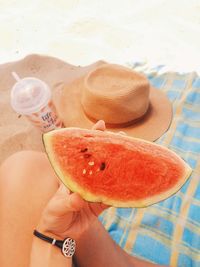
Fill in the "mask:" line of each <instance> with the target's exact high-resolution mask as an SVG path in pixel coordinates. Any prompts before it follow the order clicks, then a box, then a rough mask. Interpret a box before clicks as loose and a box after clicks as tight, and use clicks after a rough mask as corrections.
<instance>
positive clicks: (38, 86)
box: [11, 74, 62, 132]
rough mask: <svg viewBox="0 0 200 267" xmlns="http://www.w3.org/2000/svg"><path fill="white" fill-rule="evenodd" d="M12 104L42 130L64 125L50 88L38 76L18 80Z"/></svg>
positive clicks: (12, 91) (46, 130) (12, 94)
mask: <svg viewBox="0 0 200 267" xmlns="http://www.w3.org/2000/svg"><path fill="white" fill-rule="evenodd" d="M15 75H16V74H15ZM11 106H12V108H13V109H14V110H15V111H16V112H17V113H19V114H21V115H25V116H26V117H27V118H28V119H29V120H30V121H31V122H32V123H33V124H34V125H35V126H37V127H38V128H39V129H40V130H41V131H42V132H48V131H51V130H54V129H56V128H60V127H62V122H61V121H60V119H59V118H58V116H57V115H56V110H55V107H54V105H53V103H52V100H51V91H50V88H49V87H48V85H47V84H46V83H45V82H43V81H41V80H39V79H37V78H32V77H27V78H24V79H18V80H17V82H16V83H15V85H14V86H13V88H12V90H11Z"/></svg>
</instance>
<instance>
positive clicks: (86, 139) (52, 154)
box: [43, 128, 191, 207]
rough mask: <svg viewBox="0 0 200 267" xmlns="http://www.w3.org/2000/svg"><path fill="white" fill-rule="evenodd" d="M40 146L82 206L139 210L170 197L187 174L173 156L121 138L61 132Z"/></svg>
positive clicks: (92, 132)
mask: <svg viewBox="0 0 200 267" xmlns="http://www.w3.org/2000/svg"><path fill="white" fill-rule="evenodd" d="M43 141H44V145H45V149H46V152H47V155H48V158H49V160H50V162H51V164H52V166H53V168H54V170H55V172H56V174H57V175H58V177H59V178H60V179H61V181H62V182H63V183H64V184H65V185H66V186H67V187H68V188H69V189H70V190H71V191H73V192H78V193H79V194H80V195H81V196H82V197H83V198H84V199H85V200H87V201H92V202H103V203H105V204H108V205H112V206H115V207H145V206H148V205H151V204H153V203H157V202H159V201H161V200H164V199H166V198H168V197H169V196H171V195H172V194H174V193H176V192H177V191H178V190H179V189H180V188H181V187H182V186H183V184H184V183H185V182H186V180H187V179H188V177H189V176H190V174H191V168H190V167H189V166H188V165H187V164H186V163H185V162H184V161H183V160H182V159H181V158H180V157H179V156H178V155H176V154H175V153H174V152H173V151H170V150H169V149H167V148H165V147H162V146H160V145H157V144H155V143H150V142H148V141H144V140H141V139H136V138H131V137H128V136H124V135H121V134H116V133H111V132H107V131H106V132H102V131H99V130H86V129H79V128H65V129H59V130H55V131H51V132H48V133H45V134H44V135H43Z"/></svg>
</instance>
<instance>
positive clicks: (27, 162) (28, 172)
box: [0, 151, 58, 188]
mask: <svg viewBox="0 0 200 267" xmlns="http://www.w3.org/2000/svg"><path fill="white" fill-rule="evenodd" d="M45 184H46V186H47V187H48V184H53V186H55V187H58V181H57V179H56V176H55V174H54V171H53V169H52V168H51V166H50V163H49V161H48V159H47V156H46V155H45V153H42V152H36V151H21V152H17V153H15V154H13V155H11V156H10V157H9V158H7V159H6V160H5V161H4V162H3V164H2V165H1V168H0V187H1V186H3V187H4V188H5V187H6V186H9V187H10V186H12V187H16V188H18V187H19V186H20V187H27V186H28V187H29V188H30V187H31V186H38V187H39V186H45Z"/></svg>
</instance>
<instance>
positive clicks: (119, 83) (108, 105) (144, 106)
mask: <svg viewBox="0 0 200 267" xmlns="http://www.w3.org/2000/svg"><path fill="white" fill-rule="evenodd" d="M55 92H56V94H55V96H54V99H56V101H55V102H56V107H57V111H58V113H59V116H60V118H61V119H62V121H63V122H64V125H65V126H66V127H71V126H73V127H83V128H88V129H89V128H91V127H92V125H93V124H94V123H95V122H96V121H98V120H100V119H102V120H104V121H105V123H106V126H107V129H109V130H111V131H114V132H118V131H124V132H126V133H127V134H128V135H130V136H134V137H139V138H143V139H146V140H150V141H154V140H156V139H157V138H159V137H160V136H161V135H162V134H163V133H164V132H165V131H166V130H167V129H168V127H169V125H170V123H171V119H172V106H171V103H170V102H169V100H168V99H167V97H166V96H165V94H164V93H163V92H161V91H159V90H157V89H155V88H153V87H152V86H151V85H150V83H149V81H148V80H147V78H146V77H145V76H143V75H142V74H140V73H137V72H135V71H133V70H131V69H129V68H126V67H122V66H119V65H114V64H107V63H100V64H98V65H95V66H94V67H93V68H92V69H90V71H89V72H86V73H85V74H83V75H82V77H81V78H78V79H75V80H74V81H73V82H71V83H69V84H67V85H66V84H60V85H58V87H57V89H56V91H55Z"/></svg>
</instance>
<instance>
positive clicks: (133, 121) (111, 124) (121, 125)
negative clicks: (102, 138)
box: [84, 103, 152, 128]
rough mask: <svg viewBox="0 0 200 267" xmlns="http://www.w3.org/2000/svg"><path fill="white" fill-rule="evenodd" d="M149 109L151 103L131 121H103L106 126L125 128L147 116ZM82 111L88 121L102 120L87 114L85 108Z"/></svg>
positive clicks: (150, 108)
mask: <svg viewBox="0 0 200 267" xmlns="http://www.w3.org/2000/svg"><path fill="white" fill-rule="evenodd" d="M151 110H152V106H151V103H149V106H148V108H147V110H146V112H145V113H144V114H143V115H142V116H141V117H139V118H137V119H133V120H131V121H127V122H123V123H107V122H106V121H105V123H106V126H107V127H108V128H125V127H129V126H132V125H133V124H136V123H138V122H140V121H142V120H144V119H147V118H148V117H149V115H150V113H151ZM84 113H85V115H86V116H87V118H88V119H89V120H90V121H92V122H94V123H96V122H97V121H98V120H100V119H102V120H103V118H100V119H95V118H93V117H92V116H90V115H89V114H87V113H86V111H85V110H84Z"/></svg>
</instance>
